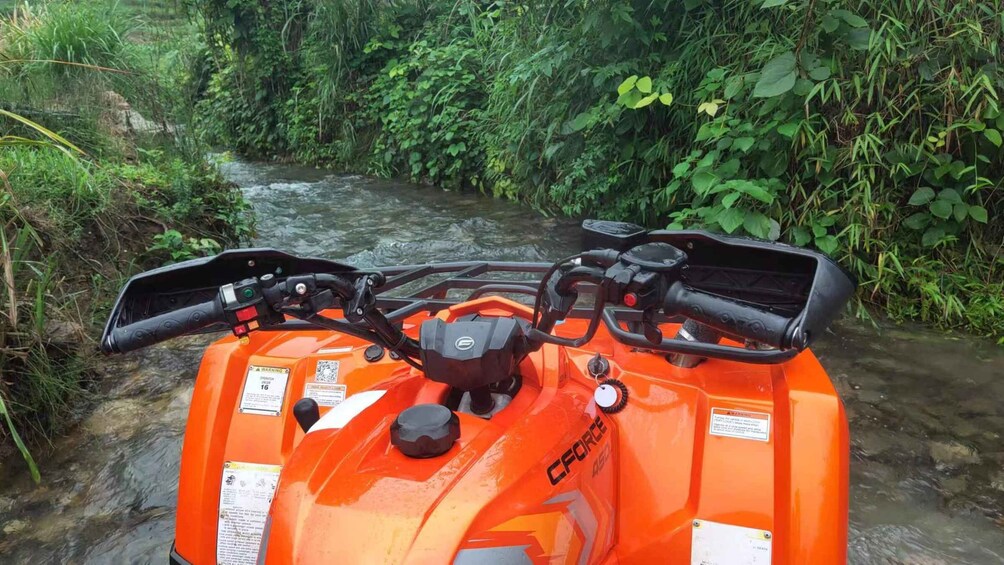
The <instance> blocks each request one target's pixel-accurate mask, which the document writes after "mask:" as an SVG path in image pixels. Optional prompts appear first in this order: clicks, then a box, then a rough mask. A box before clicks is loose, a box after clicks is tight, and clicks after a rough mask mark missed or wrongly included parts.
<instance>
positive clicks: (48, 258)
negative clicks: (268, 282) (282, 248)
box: [0, 2, 250, 480]
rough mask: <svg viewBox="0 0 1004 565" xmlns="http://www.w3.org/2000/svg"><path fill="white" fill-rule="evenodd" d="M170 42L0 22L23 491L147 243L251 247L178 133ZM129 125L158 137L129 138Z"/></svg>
mask: <svg viewBox="0 0 1004 565" xmlns="http://www.w3.org/2000/svg"><path fill="white" fill-rule="evenodd" d="M173 29H174V30H175V35H172V34H170V33H168V32H166V31H164V30H163V29H161V30H156V29H154V28H153V27H151V26H149V25H147V24H146V23H144V22H143V21H141V20H139V19H137V18H135V17H133V16H130V15H126V14H125V13H123V12H122V11H121V10H119V8H118V7H117V6H116V5H113V4H101V3H97V2H89V3H73V2H54V3H51V4H37V5H32V6H31V8H30V9H28V8H27V7H25V6H24V5H21V6H19V7H18V9H17V10H16V11H15V12H13V13H11V14H10V15H8V16H7V17H6V18H4V19H2V20H0V244H2V249H0V252H2V254H0V258H2V260H0V266H2V274H3V292H2V293H0V367H2V373H3V374H2V378H0V414H2V421H3V423H4V425H3V426H2V428H3V429H0V437H3V438H11V440H12V443H13V445H14V446H15V447H16V448H17V449H18V450H19V451H20V452H21V453H22V455H23V456H24V458H25V460H26V461H27V462H28V466H29V468H30V470H31V473H32V475H33V476H34V477H35V479H36V480H38V479H39V473H38V468H37V465H36V464H35V463H34V461H33V460H32V457H31V454H30V452H29V451H28V450H29V448H30V447H31V446H32V445H33V444H34V445H37V444H38V442H39V440H42V439H44V438H46V437H49V436H51V435H52V434H54V433H58V432H60V431H61V429H62V428H63V426H64V425H65V424H66V423H67V422H68V421H70V420H71V418H69V416H70V415H71V413H73V412H76V411H77V407H78V405H79V404H80V402H81V401H82V400H83V399H86V398H87V396H88V395H87V390H88V386H89V380H90V379H91V378H92V377H93V374H94V369H95V367H94V360H93V354H94V353H95V352H96V347H95V341H94V340H95V337H96V333H97V331H99V329H100V327H99V323H100V322H101V319H102V318H103V317H104V315H106V313H107V308H108V307H109V301H110V300H111V299H112V298H113V297H114V296H115V291H116V290H117V288H116V287H117V286H118V284H119V283H120V281H121V280H122V278H123V277H125V276H127V275H128V274H129V273H130V272H131V270H133V269H135V268H137V267H138V266H151V265H156V264H158V263H159V262H160V261H162V260H164V259H165V256H164V254H163V253H162V251H160V250H158V249H157V241H158V239H157V238H158V236H163V235H164V234H165V233H170V234H175V233H177V234H182V233H184V235H185V236H187V237H188V238H189V239H188V240H183V241H196V242H198V243H199V244H200V247H199V248H198V249H195V250H194V252H195V253H204V252H205V250H207V249H218V248H219V246H220V242H223V243H235V242H237V241H239V240H240V239H243V238H245V237H246V236H247V235H248V233H249V229H250V227H249V224H248V222H247V219H246V211H247V206H246V204H245V203H244V202H243V200H242V199H241V197H240V194H239V192H238V191H236V190H235V189H234V187H233V186H232V185H230V184H228V183H226V182H224V181H223V180H222V179H221V178H220V176H219V174H218V172H217V171H216V170H215V169H213V168H212V167H211V166H210V165H209V164H208V163H206V161H205V157H204V156H205V146H204V145H202V144H201V143H200V142H199V141H198V139H196V138H195V137H194V136H192V135H190V133H189V132H190V130H189V129H188V128H185V127H183V125H181V126H179V125H177V124H178V123H179V121H180V120H182V119H183V118H184V116H185V115H187V114H188V113H189V108H190V106H191V92H190V91H189V90H188V84H187V81H188V78H187V76H185V73H184V72H183V70H184V69H185V68H187V59H186V57H187V56H188V54H190V53H191V52H192V49H193V48H194V47H193V46H197V45H198V42H197V41H177V40H178V39H182V38H183V33H185V32H186V31H187V30H189V29H190V28H187V27H185V26H175V27H174V28H173ZM169 39H170V40H171V41H173V42H174V44H173V46H171V45H168V40H169ZM179 45H180V48H179V47H178V46H179ZM112 93H117V94H118V95H121V96H122V97H124V98H125V100H126V101H127V102H129V103H131V106H132V112H131V113H125V109H124V108H122V107H120V106H119V105H120V104H121V98H119V96H117V95H114V94H112ZM113 102H114V104H115V105H114V106H112V105H111V104H112V103H113ZM136 110H138V111H139V112H141V114H142V116H145V117H147V118H148V119H149V120H148V121H154V122H155V123H158V124H161V126H162V127H160V128H158V127H152V128H150V127H147V129H149V130H152V131H146V130H143V131H140V130H138V129H136V128H135V127H132V128H131V127H130V126H129V124H133V125H135V124H136V123H139V122H141V120H140V117H141V116H139V115H138V114H136V112H135V111H136ZM174 251H177V250H174ZM181 251H183V252H184V251H193V250H187V249H182V250H181ZM0 447H6V446H0Z"/></svg>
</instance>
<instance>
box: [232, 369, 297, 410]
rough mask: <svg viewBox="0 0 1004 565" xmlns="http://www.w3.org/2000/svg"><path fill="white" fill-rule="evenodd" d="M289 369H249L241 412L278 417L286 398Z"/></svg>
mask: <svg viewBox="0 0 1004 565" xmlns="http://www.w3.org/2000/svg"><path fill="white" fill-rule="evenodd" d="M288 379H289V369H287V368H285V367H257V366H255V365H251V366H250V367H248V374H247V377H245V379H244V394H242V395H241V412H243V413H245V414H263V415H265V416H278V415H279V413H280V412H282V401H283V399H284V398H285V397H286V381H287V380H288Z"/></svg>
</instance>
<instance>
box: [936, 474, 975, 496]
mask: <svg viewBox="0 0 1004 565" xmlns="http://www.w3.org/2000/svg"><path fill="white" fill-rule="evenodd" d="M968 484H969V481H968V480H967V479H966V477H951V478H949V479H944V480H942V481H941V488H942V490H944V491H945V492H946V493H948V494H950V495H952V496H957V495H959V494H962V493H964V492H965V491H966V486H968Z"/></svg>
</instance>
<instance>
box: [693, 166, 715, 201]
mask: <svg viewBox="0 0 1004 565" xmlns="http://www.w3.org/2000/svg"><path fill="white" fill-rule="evenodd" d="M690 180H691V182H693V183H694V190H695V191H697V193H698V194H700V195H701V196H703V195H705V194H707V192H708V190H710V189H711V187H712V186H714V185H715V183H716V182H718V177H716V176H715V175H714V174H712V173H709V172H708V171H698V172H696V173H694V176H693V178H691V179H690Z"/></svg>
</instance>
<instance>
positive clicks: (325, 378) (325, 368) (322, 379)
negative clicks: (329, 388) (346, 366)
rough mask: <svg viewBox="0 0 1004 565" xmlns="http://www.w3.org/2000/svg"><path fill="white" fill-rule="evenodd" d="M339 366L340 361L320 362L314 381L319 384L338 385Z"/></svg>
mask: <svg viewBox="0 0 1004 565" xmlns="http://www.w3.org/2000/svg"><path fill="white" fill-rule="evenodd" d="M339 365H341V363H339V362H338V361H323V360H322V361H318V362H317V370H316V371H314V380H315V381H317V382H319V383H337V382H338V367H339Z"/></svg>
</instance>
